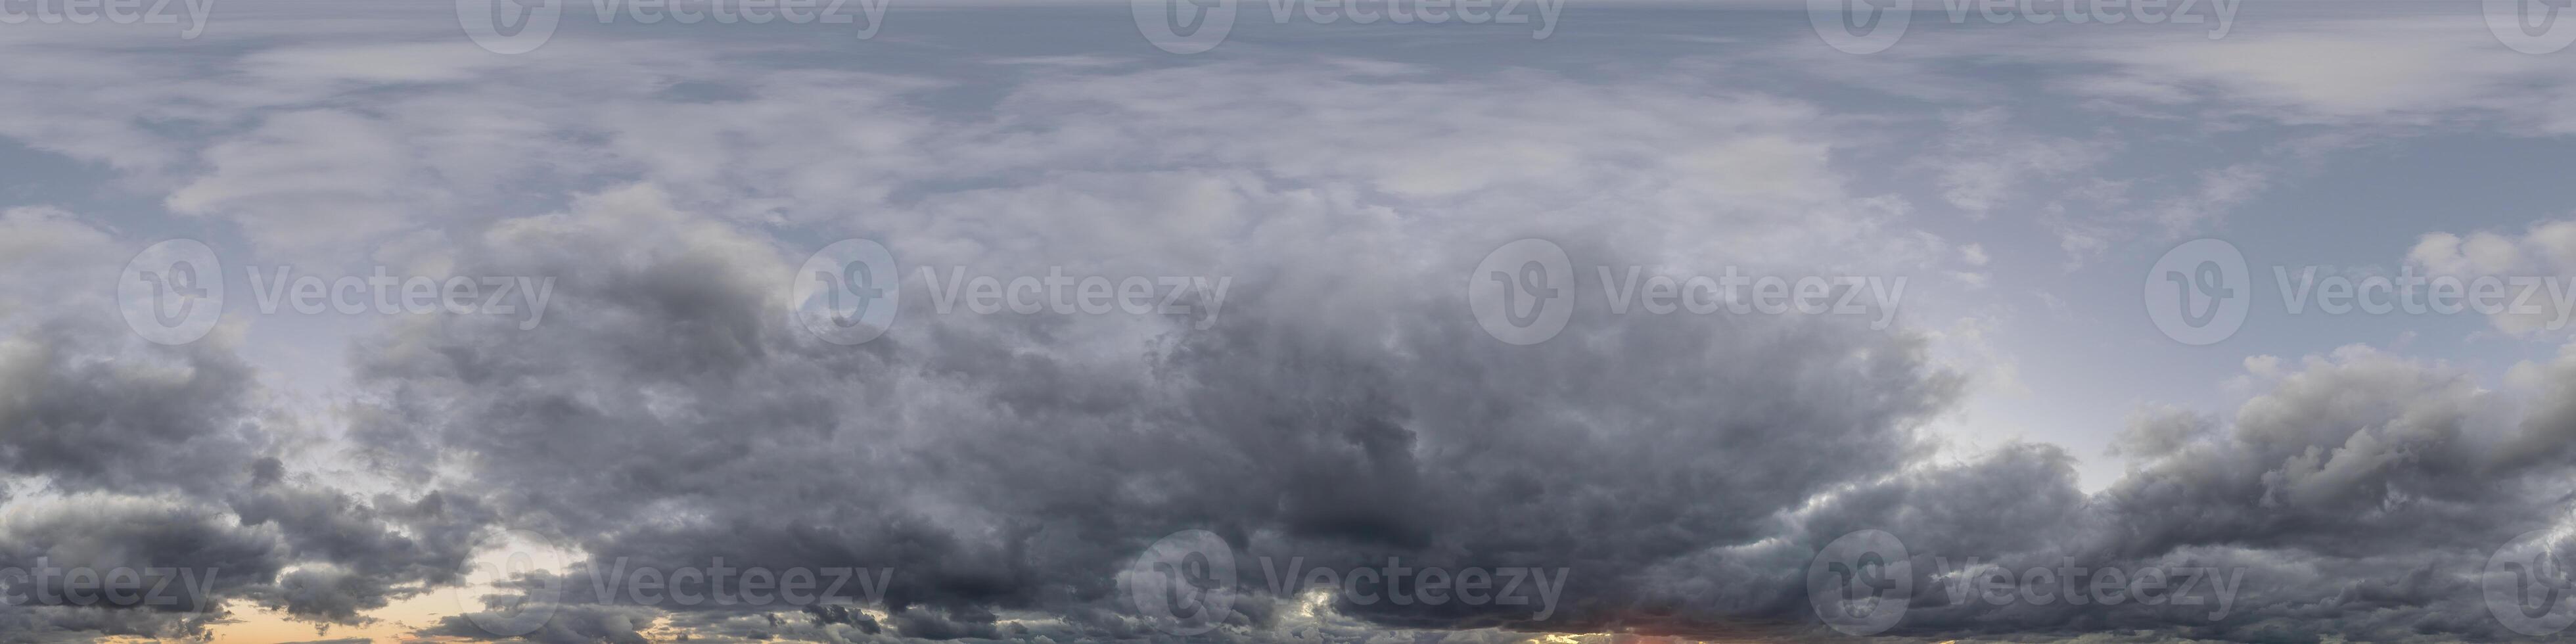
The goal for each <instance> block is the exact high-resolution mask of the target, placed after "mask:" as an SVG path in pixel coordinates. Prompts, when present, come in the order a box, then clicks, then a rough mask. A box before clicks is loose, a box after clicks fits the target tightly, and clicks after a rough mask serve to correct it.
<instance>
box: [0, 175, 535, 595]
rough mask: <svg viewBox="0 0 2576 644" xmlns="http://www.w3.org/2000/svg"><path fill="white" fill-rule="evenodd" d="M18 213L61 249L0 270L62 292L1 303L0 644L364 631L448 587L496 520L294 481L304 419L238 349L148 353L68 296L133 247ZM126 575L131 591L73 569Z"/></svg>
mask: <svg viewBox="0 0 2576 644" xmlns="http://www.w3.org/2000/svg"><path fill="white" fill-rule="evenodd" d="M21 215H22V214H13V215H12V216H10V217H8V218H6V219H0V235H9V236H30V237H43V238H50V239H53V240H54V241H55V243H56V244H57V247H55V248H51V249H49V252H50V253H54V255H36V256H31V257H27V258H18V257H12V258H7V260H6V261H0V266H5V267H6V268H8V269H9V270H10V273H11V275H12V276H13V278H14V279H15V280H17V281H16V282H14V284H19V285H36V286H42V285H47V284H54V285H57V287H58V291H59V294H58V295H54V296H51V299H49V300H47V301H46V304H45V305H42V306H30V305H27V300H25V299H24V297H27V296H28V294H26V293H12V294H9V295H6V296H0V311H6V312H7V313H8V315H7V316H5V317H0V323H5V325H0V332H4V333H5V335H0V392H5V393H0V486H5V488H0V489H7V490H9V491H10V492H14V494H13V495H10V496H9V497H8V498H7V500H8V501H9V503H10V508H9V510H8V512H7V514H6V518H5V520H0V572H7V573H8V574H9V575H10V578H8V579H0V586H5V587H7V588H6V589H7V590H8V591H10V592H8V593H7V595H8V596H9V597H10V598H11V601H5V602H0V641H10V642H19V641H30V642H34V641H86V640H89V639H94V638H96V637H99V636H102V635H133V636H142V637H159V638H183V637H194V636H202V635H204V634H206V631H205V630H204V629H205V628H206V627H207V626H208V625H209V624H212V623H215V622H216V621H218V620H222V619H225V618H226V617H227V615H228V614H230V613H231V612H232V611H241V610H248V609H249V608H251V607H252V606H266V607H271V608H276V609H280V610H283V611H285V612H287V613H288V614H290V615H293V616H296V617H299V618H303V619H309V620H318V621H328V622H338V623H360V622H364V621H366V618H364V617H363V616H361V615H359V614H358V613H359V612H361V611H363V610H366V609H369V608H374V607H381V606H384V605H385V604H386V602H387V601H388V600H389V599H393V598H399V597H403V596H407V595H409V594H411V593H415V592H418V591H419V590H420V588H422V587H423V586H422V585H423V584H437V583H450V582H452V581H453V580H454V574H455V572H456V571H458V570H459V569H460V567H461V565H462V562H463V557H464V555H465V554H466V553H467V552H469V551H470V549H471V548H472V546H473V544H474V542H473V540H474V539H476V538H479V534H480V533H479V531H478V530H477V528H478V527H479V525H480V524H479V523H478V521H482V520H485V517H483V516H482V515H483V513H484V511H483V510H480V509H479V508H478V507H477V506H475V505H474V504H473V503H472V502H471V500H470V499H469V500H457V501H450V500H448V499H445V498H443V497H441V496H440V495H438V494H436V493H435V492H430V493H427V494H426V495H423V496H412V495H392V494H386V495H374V496H373V497H372V498H360V497H359V496H356V495H353V494H350V493H347V492H343V491H339V490H335V489H332V488H331V487H330V486H329V485H328V484H327V483H325V482H322V481H317V480H315V479H314V478H313V477H311V476H306V475H302V474H299V473H297V472H295V471H294V470H293V469H292V468H290V467H289V466H287V465H286V464H285V463H283V462H281V461H280V460H279V459H278V458H277V456H276V455H277V454H280V453H284V452H285V451H287V450H289V449H291V448H292V446H288V445H282V444H281V443H283V442H284V441H282V440H281V438H280V433H279V431H278V429H277V425H279V424H282V423H290V422H293V421H292V420H290V415H289V414H287V413H285V412H284V411H283V410H281V409H280V408H279V407H277V406H276V405H275V404H274V401H273V400H271V399H270V398H269V394H268V393H267V392H265V391H264V390H262V389H261V387H260V374H259V372H258V370H256V369H254V368H252V367H251V366H249V365H248V364H246V363H245V362H244V361H243V360H242V359H241V358H240V357H238V356H237V355H236V354H235V352H234V349H235V347H234V346H233V345H232V344H231V343H229V342H225V341H216V340H209V341H206V342H199V343H195V344H190V345H183V346H175V347H174V346H162V345H156V344H151V343H148V342H145V341H143V340H142V339H141V338H139V337H136V336H135V335H134V333H132V332H131V331H130V330H128V329H126V328H125V325H124V324H122V323H121V322H119V321H117V319H116V317H115V309H114V306H113V304H112V303H111V302H107V301H105V300H104V298H101V297H94V296H93V295H92V294H93V293H96V292H97V291H95V290H90V289H79V288H71V287H70V286H65V285H80V284H84V283H95V281H98V280H106V279H112V278H113V277H114V276H116V275H117V271H116V270H115V269H116V266H115V264H114V263H113V262H114V261H115V258H117V257H122V256H124V255H129V254H131V252H132V249H130V248H124V249H120V248H118V247H117V246H116V245H115V244H113V243H110V242H108V241H107V240H106V238H105V237H104V236H103V235H99V234H98V233H96V232H95V231H94V230H91V229H90V228H88V227H87V226H86V225H84V224H80V223H78V222H76V221H73V220H70V219H68V218H55V217H37V218H33V219H29V218H25V217H23V216H21ZM20 259H25V260H26V261H18V260H20ZM102 275H104V276H106V277H101V276H102ZM0 494H6V493H0ZM118 571H131V572H132V573H133V574H134V575H135V576H134V577H130V578H127V580H128V581H129V582H132V583H133V584H134V585H132V586H128V585H124V583H123V582H118V581H115V580H100V581H74V580H80V579H88V577H75V576H73V575H95V576H105V575H110V574H120V573H118ZM39 576H46V577H47V578H46V579H44V580H42V581H43V582H44V583H43V584H42V585H40V584H38V583H37V582H38V581H39V580H38V577H39ZM145 589H151V590H149V592H132V593H129V592H128V591H142V590H145ZM109 590H113V591H116V594H108V593H106V592H104V591H109Z"/></svg>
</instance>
